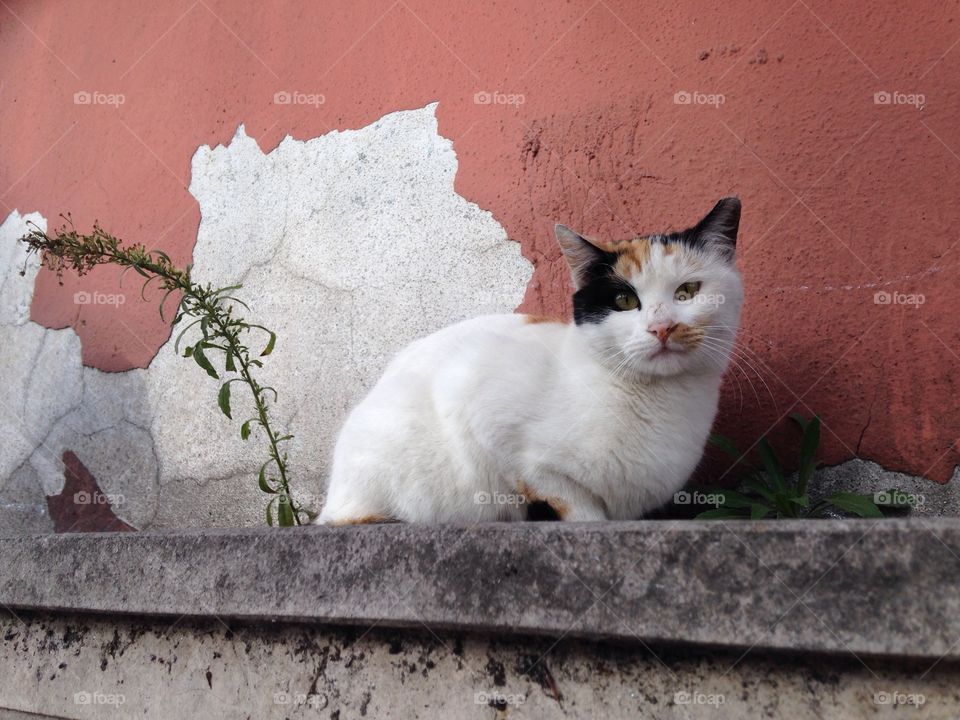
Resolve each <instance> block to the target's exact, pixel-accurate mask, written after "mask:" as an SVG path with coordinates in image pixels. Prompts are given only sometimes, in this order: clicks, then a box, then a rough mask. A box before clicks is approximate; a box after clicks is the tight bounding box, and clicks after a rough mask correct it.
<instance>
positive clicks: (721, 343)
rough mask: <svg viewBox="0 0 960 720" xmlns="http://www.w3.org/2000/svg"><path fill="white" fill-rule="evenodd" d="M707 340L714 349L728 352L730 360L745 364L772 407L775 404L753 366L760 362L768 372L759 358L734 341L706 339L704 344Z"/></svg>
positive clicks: (767, 386) (769, 390) (764, 381)
mask: <svg viewBox="0 0 960 720" xmlns="http://www.w3.org/2000/svg"><path fill="white" fill-rule="evenodd" d="M707 340H709V341H710V342H711V343H713V345H712V347H714V348H715V349H719V350H721V351H723V352H729V353H730V356H731V358H737V359H738V360H739V361H741V362H743V364H745V365H746V366H747V367H748V368H750V369H751V370H752V371H753V372H754V374H755V375H756V376H757V378H758V379H759V380H760V382H762V383H763V386H764V388H765V389H766V391H767V394H768V395H769V396H770V401H771V402H772V403H773V404H774V405H776V404H777V400H776V397H775V396H774V394H773V391H772V390H771V389H770V385H769V384H768V383H767V381H766V378H764V376H763V374H762V373H761V372H760V371H759V370H758V369H757V367H756V365H755V363H756V362H760V363H761V364H763V365H764V367H765V369H766V370H768V371H769V368H767V367H766V364H765V363H763V361H762V360H760V359H759V356H758V357H756V358H755V357H752V356H751V355H749V354H748V353H747V352H746V349H745V348H743V347H742V346H739V345H736V344H735V343H736V341H726V340H724V339H721V338H713V337H708V338H704V343H705V344H706V341H707ZM750 352H753V351H752V350H751V351H750ZM744 374H746V373H744ZM757 403H758V404H759V403H760V398H759V397H758V398H757Z"/></svg>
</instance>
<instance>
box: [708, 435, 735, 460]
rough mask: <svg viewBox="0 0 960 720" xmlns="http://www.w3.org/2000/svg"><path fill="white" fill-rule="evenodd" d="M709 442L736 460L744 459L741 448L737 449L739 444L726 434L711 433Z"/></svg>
mask: <svg viewBox="0 0 960 720" xmlns="http://www.w3.org/2000/svg"><path fill="white" fill-rule="evenodd" d="M709 442H710V444H711V445H713V446H714V447H716V448H719V449H720V450H723V452H725V453H726V454H727V455H729V456H730V457H732V458H733V459H734V460H735V461H736V462H740V461H741V460H742V459H743V455H742V453H741V452H740V451H739V450H737V446H736V445H734V444H733V441H732V440H731V439H730V438H728V437H726V436H725V435H720V434H719V433H714V434H712V435H710V440H709Z"/></svg>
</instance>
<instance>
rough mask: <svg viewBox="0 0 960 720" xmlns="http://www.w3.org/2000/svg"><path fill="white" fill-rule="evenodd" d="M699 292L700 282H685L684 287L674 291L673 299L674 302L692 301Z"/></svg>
mask: <svg viewBox="0 0 960 720" xmlns="http://www.w3.org/2000/svg"><path fill="white" fill-rule="evenodd" d="M699 290H700V283H699V282H685V283H684V284H683V285H681V286H680V287H678V288H677V289H676V290H675V291H674V293H673V298H674V300H679V301H680V302H684V301H686V300H691V299H693V296H694V295H696V294H697V292H698V291H699Z"/></svg>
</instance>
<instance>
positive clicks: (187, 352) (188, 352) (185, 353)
mask: <svg viewBox="0 0 960 720" xmlns="http://www.w3.org/2000/svg"><path fill="white" fill-rule="evenodd" d="M183 356H184V357H193V345H187V349H186V350H184V351H183Z"/></svg>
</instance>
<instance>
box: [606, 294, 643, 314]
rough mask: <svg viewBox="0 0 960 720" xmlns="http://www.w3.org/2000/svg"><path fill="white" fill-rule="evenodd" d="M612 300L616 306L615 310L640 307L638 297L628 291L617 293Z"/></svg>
mask: <svg viewBox="0 0 960 720" xmlns="http://www.w3.org/2000/svg"><path fill="white" fill-rule="evenodd" d="M613 302H614V304H615V305H616V306H617V310H636V309H637V308H638V307H640V299H639V298H638V297H637V296H636V295H634V294H633V293H629V292H621V293H617V296H616V297H615V298H614V299H613Z"/></svg>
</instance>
